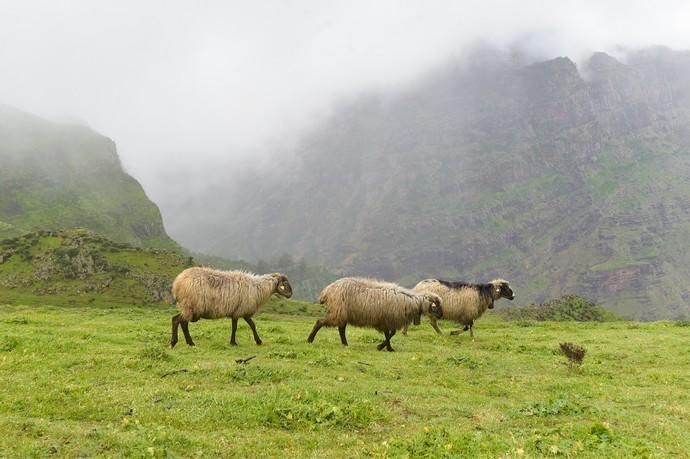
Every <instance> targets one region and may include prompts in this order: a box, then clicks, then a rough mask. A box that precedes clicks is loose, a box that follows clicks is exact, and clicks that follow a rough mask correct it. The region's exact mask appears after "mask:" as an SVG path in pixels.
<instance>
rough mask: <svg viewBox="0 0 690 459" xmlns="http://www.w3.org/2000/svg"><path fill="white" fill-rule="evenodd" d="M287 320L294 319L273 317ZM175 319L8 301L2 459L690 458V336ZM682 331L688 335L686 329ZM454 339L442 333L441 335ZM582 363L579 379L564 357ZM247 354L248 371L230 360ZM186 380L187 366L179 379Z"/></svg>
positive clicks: (165, 310)
mask: <svg viewBox="0 0 690 459" xmlns="http://www.w3.org/2000/svg"><path fill="white" fill-rule="evenodd" d="M278 312H287V313H286V314H278ZM173 313H174V308H173V307H172V306H167V307H149V308H144V307H132V308H128V309H124V308H117V309H111V308H100V309H96V308H85V307H73V308H59V307H51V306H41V307H27V306H19V305H12V306H8V305H5V306H0V324H1V325H2V328H3V336H2V337H0V382H1V384H2V387H3V390H2V391H0V432H1V433H2V435H0V456H3V457H4V456H10V457H27V456H43V455H47V454H50V453H55V454H57V455H59V456H78V455H89V456H91V455H94V456H136V457H143V456H151V455H153V456H155V457H165V456H166V455H168V456H169V457H201V456H205V457H219V456H226V457H227V456H238V457H254V456H265V457H271V456H272V457H319V458H321V457H353V456H361V455H370V456H375V457H387V456H390V457H401V456H403V457H404V456H410V457H443V456H444V455H445V456H447V457H459V456H483V457H498V456H505V457H520V456H526V457H534V456H549V455H554V454H564V455H566V456H573V455H578V456H580V457H630V456H634V455H639V456H643V457H682V456H684V455H687V451H689V450H690V437H688V436H687V432H688V431H690V395H689V394H690V365H689V364H690V350H689V349H690V332H689V330H690V329H689V328H683V327H678V326H675V325H674V324H673V323H668V322H659V323H650V324H638V323H631V322H615V323H603V324H599V323H597V324H594V323H586V324H575V323H539V324H537V323H518V324H515V323H507V322H501V321H499V320H496V319H495V318H494V317H491V316H489V317H487V318H485V319H483V320H482V321H481V322H480V323H479V326H478V327H477V333H476V334H477V338H476V341H474V342H472V341H470V340H469V337H468V336H460V337H449V336H441V337H438V336H436V335H435V334H434V333H433V330H432V329H431V327H429V326H428V325H427V324H424V326H422V327H419V328H415V329H413V330H411V331H410V336H409V337H408V338H405V337H402V336H396V337H395V338H394V339H393V345H394V347H395V348H396V350H397V352H396V353H393V354H388V353H382V352H377V351H376V350H375V349H374V346H375V343H376V342H378V340H379V339H380V338H379V335H378V333H376V332H374V331H371V330H362V329H351V330H348V335H349V338H350V343H351V345H350V347H349V348H343V347H341V345H340V343H339V339H338V333H337V331H336V330H334V329H323V330H322V331H321V332H320V334H319V335H318V336H317V339H316V342H315V343H314V344H313V345H308V344H306V343H305V338H306V335H307V334H308V333H309V330H310V329H311V326H312V324H313V320H314V317H315V316H316V315H319V314H320V307H317V306H312V305H307V304H299V303H294V302H286V301H277V300H276V301H275V302H274V303H272V304H271V305H270V307H268V308H267V309H266V312H265V313H262V314H260V315H259V316H258V317H257V319H256V323H257V327H258V331H259V333H260V335H261V336H262V338H263V339H264V342H265V344H264V345H263V346H261V347H257V346H255V345H254V344H253V342H252V340H251V333H250V332H249V329H248V327H247V326H246V324H244V323H243V324H241V325H240V328H239V330H238V333H239V335H238V341H239V343H240V345H239V346H238V347H237V348H230V347H228V345H227V340H228V333H229V322H228V321H226V320H217V321H201V322H198V323H196V324H192V325H191V327H190V329H191V333H192V335H193V337H194V338H195V340H196V342H197V346H196V347H194V348H189V347H187V346H186V345H184V344H183V343H182V344H180V345H178V348H176V349H174V350H168V349H167V347H166V344H167V341H168V339H169V332H170V331H169V323H170V322H169V319H170V317H171V316H172V315H173ZM681 324H682V323H681ZM445 328H446V329H447V328H448V325H445ZM562 341H573V342H576V343H579V344H582V345H584V346H585V347H586V348H587V350H588V353H587V356H586V358H585V365H584V367H583V368H582V369H581V370H579V371H577V370H570V369H568V368H567V367H566V366H565V365H563V360H564V358H563V357H561V356H559V355H556V354H554V350H555V349H556V348H557V346H558V343H559V342H562ZM252 355H255V356H256V358H255V359H254V360H251V361H250V362H249V363H247V364H245V365H239V364H236V363H235V359H238V358H245V357H248V356H252ZM182 370H184V371H182Z"/></svg>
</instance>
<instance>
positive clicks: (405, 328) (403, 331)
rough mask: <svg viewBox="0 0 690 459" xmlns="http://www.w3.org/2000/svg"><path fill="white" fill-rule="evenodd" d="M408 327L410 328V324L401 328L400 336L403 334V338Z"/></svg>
mask: <svg viewBox="0 0 690 459" xmlns="http://www.w3.org/2000/svg"><path fill="white" fill-rule="evenodd" d="M409 326H410V324H405V325H403V328H402V334H403V336H407V328H408V327H409Z"/></svg>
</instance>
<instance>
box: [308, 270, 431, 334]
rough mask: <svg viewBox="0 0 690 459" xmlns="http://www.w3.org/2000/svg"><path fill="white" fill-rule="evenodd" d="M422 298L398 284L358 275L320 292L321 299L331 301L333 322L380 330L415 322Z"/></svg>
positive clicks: (330, 322)
mask: <svg viewBox="0 0 690 459" xmlns="http://www.w3.org/2000/svg"><path fill="white" fill-rule="evenodd" d="M422 301H423V296H422V295H420V294H418V293H416V292H413V291H411V290H408V289H406V288H403V287H401V286H399V285H397V284H393V283H389V282H382V281H377V280H373V279H366V278H358V277H345V278H342V279H338V280H337V281H335V282H333V283H332V284H330V285H328V286H327V287H326V288H325V289H324V290H323V291H322V292H321V295H320V302H321V303H323V304H326V305H328V314H327V317H328V319H329V320H328V322H329V325H331V326H336V327H340V326H343V325H345V324H350V325H355V326H359V327H372V328H375V329H377V330H379V331H387V330H398V329H400V328H401V327H402V326H404V325H406V324H408V323H410V322H412V321H413V320H414V318H415V316H416V315H417V314H419V313H420V311H421V309H422V306H421V304H422Z"/></svg>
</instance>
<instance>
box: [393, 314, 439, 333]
mask: <svg viewBox="0 0 690 459" xmlns="http://www.w3.org/2000/svg"><path fill="white" fill-rule="evenodd" d="M430 319H431V326H432V327H434V330H436V333H438V334H439V335H442V334H443V333H441V329H440V328H438V324H437V323H436V317H431V318H430ZM403 331H404V329H403Z"/></svg>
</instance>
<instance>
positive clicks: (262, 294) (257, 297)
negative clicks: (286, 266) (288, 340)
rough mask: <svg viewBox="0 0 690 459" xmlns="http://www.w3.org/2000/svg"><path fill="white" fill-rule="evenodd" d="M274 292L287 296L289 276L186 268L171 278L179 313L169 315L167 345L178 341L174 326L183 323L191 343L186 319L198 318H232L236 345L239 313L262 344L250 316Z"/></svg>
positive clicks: (184, 331)
mask: <svg viewBox="0 0 690 459" xmlns="http://www.w3.org/2000/svg"><path fill="white" fill-rule="evenodd" d="M274 293H277V294H278V295H281V296H284V297H285V298H290V297H291V296H292V287H291V286H290V282H288V278H287V277H286V276H284V275H283V274H280V273H274V274H264V275H256V274H252V273H247V272H243V271H219V270H215V269H211V268H198V267H197V268H189V269H185V270H184V271H182V272H181V273H180V274H179V275H178V276H177V277H176V278H175V281H174V282H173V285H172V294H173V298H174V299H175V301H176V302H177V307H178V310H179V311H180V313H179V314H177V315H175V316H174V317H173V318H172V337H171V339H170V347H171V348H173V347H175V344H177V328H178V326H179V325H181V326H182V332H183V333H184V339H185V341H186V342H187V344H188V345H190V346H194V342H193V341H192V337H191V336H190V335H189V322H196V321H197V320H199V319H219V318H222V317H230V318H231V319H232V333H231V335H230V344H231V345H232V346H236V345H237V343H236V342H235V332H236V331H237V320H238V319H239V318H240V317H242V318H243V319H244V320H245V321H246V322H247V324H248V325H249V328H251V329H252V333H253V334H254V341H255V342H256V344H261V338H259V335H258V333H257V332H256V326H255V325H254V321H253V320H252V316H253V315H254V314H256V311H257V310H258V309H259V307H260V306H261V305H263V304H264V303H266V302H267V301H268V299H269V298H270V296H271V295H272V294H274Z"/></svg>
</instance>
